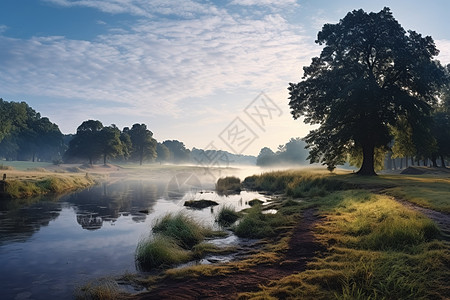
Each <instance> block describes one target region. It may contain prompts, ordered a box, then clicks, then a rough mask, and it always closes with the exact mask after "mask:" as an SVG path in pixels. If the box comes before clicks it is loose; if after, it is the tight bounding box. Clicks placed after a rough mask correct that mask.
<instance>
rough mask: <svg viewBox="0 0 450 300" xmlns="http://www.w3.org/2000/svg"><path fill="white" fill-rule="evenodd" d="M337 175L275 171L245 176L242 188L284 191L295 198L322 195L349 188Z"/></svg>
mask: <svg viewBox="0 0 450 300" xmlns="http://www.w3.org/2000/svg"><path fill="white" fill-rule="evenodd" d="M337 178H339V175H336V174H330V173H317V172H315V173H313V172H305V171H299V170H287V171H275V172H268V173H263V174H261V175H253V176H249V177H247V178H245V180H244V181H243V183H242V185H243V186H244V188H247V189H250V190H257V191H266V192H272V193H285V194H286V195H288V196H291V197H295V198H303V197H317V196H319V197H322V196H325V195H326V194H328V193H329V192H332V191H336V190H343V189H348V188H351V187H352V186H353V185H352V184H351V183H349V182H344V181H342V180H338V179H337Z"/></svg>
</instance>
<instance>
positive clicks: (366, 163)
mask: <svg viewBox="0 0 450 300" xmlns="http://www.w3.org/2000/svg"><path fill="white" fill-rule="evenodd" d="M374 154H375V147H374V146H373V145H363V163H362V166H361V169H359V171H358V172H356V174H358V175H365V176H375V175H377V174H376V173H375V169H374Z"/></svg>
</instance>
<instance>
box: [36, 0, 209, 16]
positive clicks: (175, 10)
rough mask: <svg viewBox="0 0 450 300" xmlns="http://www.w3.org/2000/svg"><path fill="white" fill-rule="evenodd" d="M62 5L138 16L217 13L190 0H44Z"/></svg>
mask: <svg viewBox="0 0 450 300" xmlns="http://www.w3.org/2000/svg"><path fill="white" fill-rule="evenodd" d="M44 1H46V2H49V3H53V4H56V5H60V6H64V7H73V6H79V7H91V8H95V9H98V10H100V11H102V12H106V13H111V14H120V13H126V14H131V15H135V16H140V17H155V16H158V15H174V16H179V17H186V18H193V17H196V16H198V14H211V13H217V9H216V7H215V6H213V5H209V4H203V3H199V2H196V1H191V0H183V1H179V0H152V1H148V0H44Z"/></svg>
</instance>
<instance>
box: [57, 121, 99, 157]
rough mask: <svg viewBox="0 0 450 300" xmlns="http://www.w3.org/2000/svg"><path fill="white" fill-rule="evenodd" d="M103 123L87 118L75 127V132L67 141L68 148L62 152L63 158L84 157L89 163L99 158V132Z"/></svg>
mask: <svg viewBox="0 0 450 300" xmlns="http://www.w3.org/2000/svg"><path fill="white" fill-rule="evenodd" d="M102 129H103V124H102V123H101V122H100V121H98V120H87V121H84V122H83V123H81V125H80V126H78V128H77V134H76V135H75V137H74V138H73V139H72V140H71V141H70V142H69V149H67V151H66V153H65V154H64V156H65V160H67V159H70V158H75V157H78V158H86V159H88V160H89V164H91V165H92V164H93V163H94V161H95V160H97V159H98V158H100V156H101V155H102V154H103V153H102V147H101V139H100V132H101V131H102Z"/></svg>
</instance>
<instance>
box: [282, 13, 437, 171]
mask: <svg viewBox="0 0 450 300" xmlns="http://www.w3.org/2000/svg"><path fill="white" fill-rule="evenodd" d="M316 43H318V44H319V45H324V48H323V50H322V52H321V54H320V56H319V57H314V58H313V59H312V62H311V65H310V66H307V67H304V76H303V80H302V81H300V82H299V83H296V84H294V83H290V86H289V91H290V97H289V99H290V102H289V105H290V107H291V112H292V114H293V117H294V118H295V119H297V118H299V117H301V116H304V117H305V119H304V121H305V122H306V123H309V124H313V125H314V124H318V125H320V126H319V127H318V128H317V129H315V130H312V131H311V132H310V133H309V134H308V135H307V136H306V138H305V141H306V142H307V143H308V148H309V150H310V156H309V158H310V161H311V162H322V163H323V164H327V165H328V166H336V165H337V164H341V163H342V162H343V160H344V158H345V155H346V153H349V152H351V150H352V149H360V151H362V153H363V162H362V165H361V168H360V170H359V171H358V174H361V175H375V171H374V149H375V148H376V147H384V146H388V145H389V143H390V142H391V138H392V137H391V135H390V127H395V126H396V125H397V121H398V120H399V118H405V119H406V120H407V122H409V123H410V125H411V128H412V129H413V130H414V125H415V124H417V121H418V120H420V119H422V118H426V117H429V115H430V105H431V104H432V103H433V102H434V101H435V96H436V90H437V88H438V87H439V86H440V85H441V82H442V81H443V71H442V67H441V66H440V64H439V63H437V62H435V61H433V60H432V59H433V57H434V56H436V55H437V54H438V53H439V51H438V50H437V49H436V47H435V45H434V42H433V39H432V38H431V37H429V36H427V37H422V36H421V35H420V34H418V33H416V32H414V31H408V32H406V31H405V30H404V29H403V28H402V26H401V25H400V24H399V23H398V22H397V21H396V20H395V18H394V17H393V16H392V13H391V11H390V10H389V8H384V9H383V10H381V11H380V12H378V13H366V12H364V11H363V10H354V11H353V12H350V13H348V14H347V15H346V16H345V18H343V19H342V20H340V21H339V23H337V24H325V25H324V26H323V28H322V30H321V31H320V32H319V33H318V38H317V41H316Z"/></svg>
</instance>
